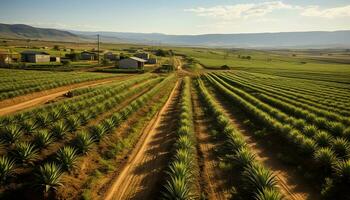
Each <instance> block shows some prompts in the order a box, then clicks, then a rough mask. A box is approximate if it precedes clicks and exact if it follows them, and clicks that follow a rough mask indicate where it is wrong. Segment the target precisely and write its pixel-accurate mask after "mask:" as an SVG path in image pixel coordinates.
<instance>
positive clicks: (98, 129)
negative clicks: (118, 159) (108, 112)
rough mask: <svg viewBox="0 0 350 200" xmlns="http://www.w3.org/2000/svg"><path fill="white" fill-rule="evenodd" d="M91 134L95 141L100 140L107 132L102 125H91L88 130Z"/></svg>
mask: <svg viewBox="0 0 350 200" xmlns="http://www.w3.org/2000/svg"><path fill="white" fill-rule="evenodd" d="M89 132H90V133H91V135H92V136H93V137H94V139H95V140H96V141H100V140H101V139H102V138H103V136H104V135H105V134H106V133H107V129H106V128H105V127H104V126H102V125H100V124H99V125H96V126H92V127H90V131H89Z"/></svg>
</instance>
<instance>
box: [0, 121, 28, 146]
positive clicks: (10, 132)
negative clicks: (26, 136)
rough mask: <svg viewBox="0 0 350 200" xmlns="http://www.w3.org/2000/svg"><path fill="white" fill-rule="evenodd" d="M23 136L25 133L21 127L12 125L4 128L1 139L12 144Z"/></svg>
mask: <svg viewBox="0 0 350 200" xmlns="http://www.w3.org/2000/svg"><path fill="white" fill-rule="evenodd" d="M22 135H23V132H22V130H21V128H20V127H19V126H16V125H14V124H10V125H8V126H5V127H3V128H2V130H1V135H0V137H1V139H2V140H4V141H5V142H8V143H11V144H12V143H14V142H15V141H17V140H18V139H19V138H20V137H21V136H22Z"/></svg>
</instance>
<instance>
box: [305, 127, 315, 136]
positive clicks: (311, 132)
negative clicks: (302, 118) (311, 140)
mask: <svg viewBox="0 0 350 200" xmlns="http://www.w3.org/2000/svg"><path fill="white" fill-rule="evenodd" d="M317 132H318V130H317V128H316V126H314V125H307V126H305V127H304V128H303V133H304V134H305V135H307V136H308V137H313V136H314V135H315V134H316V133H317Z"/></svg>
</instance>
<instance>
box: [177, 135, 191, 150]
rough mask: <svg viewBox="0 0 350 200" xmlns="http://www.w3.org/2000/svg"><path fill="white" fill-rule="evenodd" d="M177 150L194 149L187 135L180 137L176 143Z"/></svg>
mask: <svg viewBox="0 0 350 200" xmlns="http://www.w3.org/2000/svg"><path fill="white" fill-rule="evenodd" d="M176 148H177V149H191V148H193V142H192V140H191V139H190V138H189V137H188V136H187V135H183V136H180V137H179V139H178V140H177V142H176Z"/></svg>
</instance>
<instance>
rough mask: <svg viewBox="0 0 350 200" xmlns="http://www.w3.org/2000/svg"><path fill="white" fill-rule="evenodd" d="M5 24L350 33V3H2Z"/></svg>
mask: <svg viewBox="0 0 350 200" xmlns="http://www.w3.org/2000/svg"><path fill="white" fill-rule="evenodd" d="M0 23H8V24H19V23H20V24H28V25H32V26H36V27H43V28H58V29H66V30H81V31H114V32H142V33H165V34H176V35H181V34H187V35H189V34H191V35H192V34H210V33H258V32H259V33H260V32H291V31H334V30H350V0H318V1H316V0H307V1H306V0H277V1H273V0H272V1H269V0H0Z"/></svg>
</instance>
